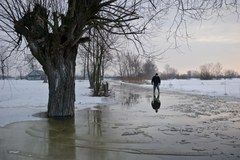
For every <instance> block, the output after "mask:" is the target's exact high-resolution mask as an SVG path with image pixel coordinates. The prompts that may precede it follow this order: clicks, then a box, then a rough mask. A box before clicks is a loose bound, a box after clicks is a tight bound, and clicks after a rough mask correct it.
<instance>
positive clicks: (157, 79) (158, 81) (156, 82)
mask: <svg viewBox="0 0 240 160" xmlns="http://www.w3.org/2000/svg"><path fill="white" fill-rule="evenodd" d="M152 84H153V85H154V86H157V85H160V84H161V78H160V77H159V76H158V75H155V76H153V77H152Z"/></svg>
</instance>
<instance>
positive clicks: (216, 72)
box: [213, 62, 223, 79]
mask: <svg viewBox="0 0 240 160" xmlns="http://www.w3.org/2000/svg"><path fill="white" fill-rule="evenodd" d="M222 70H223V67H222V65H221V64H220V63H219V62H218V63H216V64H214V66H213V72H214V73H213V75H214V76H215V78H216V79H219V78H220V77H221V75H222Z"/></svg>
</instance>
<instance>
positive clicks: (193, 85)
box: [146, 79, 240, 98]
mask: <svg viewBox="0 0 240 160" xmlns="http://www.w3.org/2000/svg"><path fill="white" fill-rule="evenodd" d="M148 83H150V81H148ZM146 86H149V85H146ZM160 88H161V89H162V90H168V91H177V92H182V93H190V94H197V95H209V96H226V97H234V98H240V79H221V80H199V79H190V80H176V79H174V80H162V83H161V86H160Z"/></svg>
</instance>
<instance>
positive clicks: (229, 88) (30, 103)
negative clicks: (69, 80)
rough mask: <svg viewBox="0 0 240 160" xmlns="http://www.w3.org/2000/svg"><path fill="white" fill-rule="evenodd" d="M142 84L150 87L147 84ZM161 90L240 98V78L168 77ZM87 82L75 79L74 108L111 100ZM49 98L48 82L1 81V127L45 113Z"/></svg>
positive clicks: (32, 118)
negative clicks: (96, 94) (93, 92)
mask: <svg viewBox="0 0 240 160" xmlns="http://www.w3.org/2000/svg"><path fill="white" fill-rule="evenodd" d="M144 87H148V88H149V89H150V88H152V86H151V85H150V84H147V85H145V86H144ZM161 90H170V91H178V92H184V93H191V94H200V95H210V96H228V97H235V98H240V79H232V80H229V79H227V80H210V81H201V80H197V79H191V80H167V81H162V84H161ZM90 92H91V91H90V89H89V83H88V81H76V102H75V106H76V109H77V110H80V109H83V108H86V107H92V106H96V105H97V104H108V103H112V102H111V100H109V99H110V98H106V97H91V96H90V95H91V93H90ZM47 101H48V84H47V83H43V82H42V81H27V80H5V81H3V80H0V126H4V125H6V124H9V123H12V122H16V121H25V120H37V119H39V118H38V117H33V116H32V115H33V114H36V113H39V112H45V111H46V110H47Z"/></svg>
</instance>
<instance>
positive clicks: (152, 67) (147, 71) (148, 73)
mask: <svg viewBox="0 0 240 160" xmlns="http://www.w3.org/2000/svg"><path fill="white" fill-rule="evenodd" d="M157 72H158V69H157V66H156V64H155V63H154V62H153V61H152V60H151V59H147V60H146V62H145V63H144V64H143V74H144V77H145V78H148V79H149V78H151V77H152V76H153V75H154V74H155V73H157Z"/></svg>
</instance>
